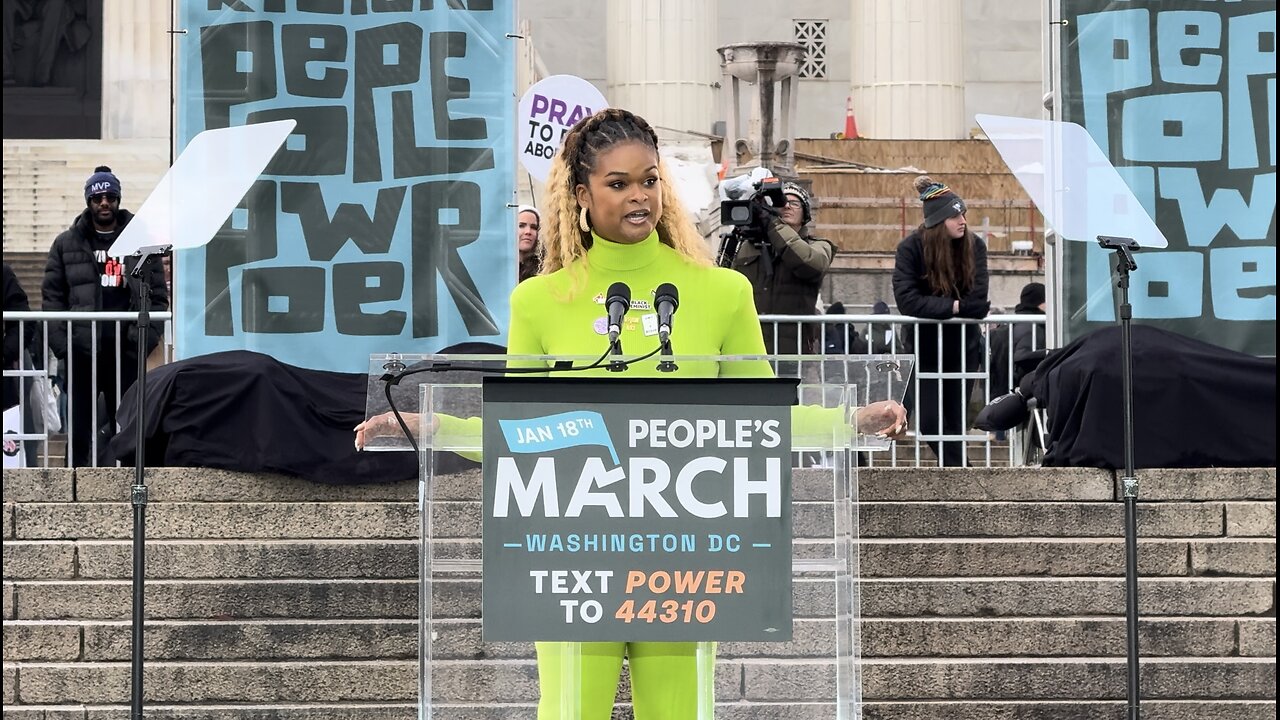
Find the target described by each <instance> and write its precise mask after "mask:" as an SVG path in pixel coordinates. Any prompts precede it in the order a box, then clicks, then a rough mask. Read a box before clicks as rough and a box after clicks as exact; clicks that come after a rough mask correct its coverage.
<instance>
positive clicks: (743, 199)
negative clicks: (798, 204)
mask: <svg viewBox="0 0 1280 720" xmlns="http://www.w3.org/2000/svg"><path fill="white" fill-rule="evenodd" d="M720 190H721V194H722V195H723V196H724V197H725V198H726V199H724V200H722V201H721V202H720V224H721V225H731V226H733V230H732V231H731V232H727V233H722V234H721V235H720V238H721V242H720V252H719V253H718V254H717V256H716V264H717V265H719V266H720V267H730V266H732V265H733V259H734V258H735V257H737V255H738V247H739V246H740V245H741V244H742V243H743V242H752V243H756V244H760V243H763V242H766V241H767V236H766V230H767V228H765V227H764V226H763V225H761V221H760V218H761V217H762V213H760V212H759V211H758V210H757V208H758V207H759V206H764V207H767V208H769V209H770V210H771V211H772V212H774V213H777V212H779V211H781V210H782V208H783V206H784V205H786V203H787V198H786V195H784V194H783V192H782V181H781V180H779V179H778V178H776V177H773V176H772V175H771V174H770V173H769V171H768V170H764V169H763V168H757V169H756V170H755V171H754V172H753V173H752V174H750V175H743V176H741V177H736V178H733V179H731V180H726V181H724V182H723V183H722V184H721V186H720ZM765 259H766V261H771V260H772V258H768V257H766V258H765ZM768 264H769V265H770V267H769V268H768V269H769V273H768V274H770V275H772V267H771V266H772V262H769V263H768Z"/></svg>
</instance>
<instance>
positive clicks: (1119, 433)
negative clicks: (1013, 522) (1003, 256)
mask: <svg viewBox="0 0 1280 720" xmlns="http://www.w3.org/2000/svg"><path fill="white" fill-rule="evenodd" d="M1131 328H1132V347H1133V384H1134V397H1133V408H1134V413H1133V414H1134V465H1135V467H1138V468H1192V467H1275V465H1276V361H1275V358H1258V357H1254V356H1252V355H1246V354H1243V353H1238V352H1235V351H1232V350H1226V349H1224V348H1220V347H1218V346H1216V345H1210V344H1207V343H1203V342H1200V341H1198V340H1194V339H1192V338H1189V337H1185V336H1183V335H1179V334H1176V333H1172V332H1169V331H1166V330H1161V329H1159V328H1155V327H1151V326H1147V325H1132V326H1131ZM1120 338H1121V334H1120V328H1119V327H1118V326H1116V327H1110V328H1103V329H1101V330H1098V331H1096V332H1093V333H1090V334H1088V335H1085V336H1083V337H1080V338H1077V339H1076V340H1075V341H1073V342H1072V343H1070V344H1069V345H1067V346H1066V347H1063V348H1062V349H1060V350H1056V351H1053V352H1051V353H1049V356H1048V358H1046V359H1045V361H1044V362H1043V363H1042V364H1041V365H1040V367H1039V368H1038V369H1037V371H1036V372H1035V374H1034V375H1035V377H1034V380H1033V382H1032V390H1033V393H1034V395H1035V398H1036V401H1037V402H1038V403H1039V405H1040V407H1042V408H1045V409H1046V412H1047V416H1048V426H1049V440H1048V445H1049V447H1048V449H1047V451H1046V453H1045V456H1044V464H1045V465H1056V466H1068V467H1098V468H1110V469H1121V470H1122V469H1124V466H1125V462H1124V435H1123V406H1122V394H1121V376H1120V366H1121V347H1120Z"/></svg>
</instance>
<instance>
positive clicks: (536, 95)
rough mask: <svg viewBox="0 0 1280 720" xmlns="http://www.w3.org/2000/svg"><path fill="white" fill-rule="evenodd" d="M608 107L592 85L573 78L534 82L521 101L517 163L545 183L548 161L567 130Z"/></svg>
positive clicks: (517, 133)
mask: <svg viewBox="0 0 1280 720" xmlns="http://www.w3.org/2000/svg"><path fill="white" fill-rule="evenodd" d="M606 107H608V103H607V102H605V99H604V95H601V94H600V91H599V90H597V89H596V86H595V85H592V84H591V83H589V82H587V81H586V80H583V79H582V78H580V77H576V76H573V75H552V76H551V77H549V78H545V79H543V80H539V81H538V82H536V83H534V85H533V86H532V87H530V88H529V89H528V90H527V91H526V92H525V94H524V97H522V98H520V109H519V113H518V114H519V119H518V121H517V124H516V138H517V139H518V141H519V146H520V162H521V163H522V164H523V165H524V167H525V169H526V170H528V171H529V174H530V175H532V176H534V177H535V178H537V179H538V180H546V179H547V173H548V172H550V171H551V158H553V157H555V156H556V152H558V151H559V150H560V144H561V142H562V141H563V140H564V136H565V135H566V134H567V133H568V132H569V129H570V128H572V127H573V126H574V124H575V123H577V122H578V121H579V120H581V119H582V118H584V117H590V116H592V115H594V114H595V113H596V112H598V111H600V110H603V109H604V108H606Z"/></svg>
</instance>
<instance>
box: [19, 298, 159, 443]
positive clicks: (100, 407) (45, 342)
mask: <svg viewBox="0 0 1280 720" xmlns="http://www.w3.org/2000/svg"><path fill="white" fill-rule="evenodd" d="M150 319H151V322H153V323H163V327H164V334H163V337H162V339H161V342H160V344H159V345H158V346H157V347H156V348H155V350H153V351H152V352H151V355H150V356H149V357H147V358H138V362H145V363H149V364H157V365H158V364H163V363H166V362H169V361H171V360H172V359H173V333H172V320H173V315H172V313H169V312H151V313H150ZM137 320H138V314H137V313H135V312H48V311H21V312H16V311H15V312H11V311H5V312H4V324H5V331H6V334H8V332H9V331H10V330H13V331H14V332H16V333H17V335H18V338H19V341H18V345H19V353H18V357H19V364H20V366H19V367H16V368H11V367H5V368H4V377H5V378H7V379H8V378H14V379H16V380H17V389H18V393H17V394H18V398H17V399H18V413H19V416H20V417H21V427H20V428H19V429H18V431H15V432H10V430H11V428H8V427H6V429H5V436H4V437H5V441H6V444H8V443H9V442H15V443H23V445H24V450H26V452H25V453H24V455H25V456H26V457H25V461H26V465H27V466H28V467H50V466H62V465H65V466H67V467H70V466H71V465H72V462H73V457H74V456H73V448H76V447H82V449H83V446H84V443H85V442H86V441H87V451H88V457H87V461H85V462H81V463H77V464H80V465H84V466H96V465H98V460H99V457H100V453H101V452H102V451H103V450H104V449H105V448H104V447H103V446H102V444H103V442H105V438H103V437H101V435H102V434H101V433H100V432H98V430H99V429H101V428H102V426H103V423H104V422H106V421H107V420H108V419H111V420H112V422H114V410H112V409H114V408H118V407H119V406H120V398H121V396H122V395H123V394H124V391H125V390H126V389H127V388H128V387H129V386H130V385H132V384H133V382H134V381H135V380H136V367H133V368H127V369H126V371H125V374H127V375H129V377H121V374H122V367H124V366H125V365H126V364H125V363H123V362H121V359H122V358H123V357H125V356H126V355H128V356H132V354H134V353H136V345H135V344H134V342H131V341H130V340H129V339H128V336H129V331H130V329H131V328H133V327H135V326H136V324H137ZM10 323H16V325H14V326H13V327H12V328H11V327H10ZM55 325H61V326H62V328H63V329H65V331H66V336H67V343H68V345H69V346H70V344H71V342H72V340H71V338H72V335H73V328H74V327H84V326H85V325H88V326H90V329H91V331H92V332H91V336H92V345H91V347H90V349H89V354H88V356H87V357H84V356H82V355H76V356H75V357H76V359H73V358H72V357H71V355H72V354H73V353H68V357H67V358H57V357H55V355H54V353H53V351H52V349H51V348H50V347H49V329H50V327H52V326H55ZM33 326H34V327H33ZM104 330H106V331H108V333H107V334H109V335H111V336H112V337H113V340H112V341H111V342H110V343H108V344H106V346H102V345H101V344H100V339H101V338H102V336H103V332H102V331H104ZM29 337H30V338H31V342H28V338H29ZM77 360H78V361H77ZM73 365H74V366H75V371H74V372H73V371H72V366H73ZM103 367H108V368H114V370H113V372H112V373H108V374H107V376H106V377H105V378H100V377H99V369H100V368H103ZM36 378H45V379H47V380H48V381H49V385H50V387H56V388H58V391H60V392H59V394H60V400H59V403H58V404H59V408H58V415H59V420H60V425H61V428H60V430H59V431H58V432H56V433H54V432H49V431H48V426H47V425H46V424H45V423H44V421H43V418H42V413H40V411H39V409H38V408H35V407H33V406H32V398H31V389H32V386H33V385H34V384H35V383H34V381H35V379H36ZM100 380H105V382H100ZM86 385H87V389H86ZM100 385H105V386H106V387H100ZM105 391H109V392H110V395H111V397H110V398H106V397H105V395H106V392H105ZM77 393H86V395H85V396H83V397H81V399H80V400H78V401H73V400H72V398H77V397H78V396H77V395H76V394H77ZM100 395H102V396H103V397H102V398H99V396H100ZM85 398H87V399H85ZM77 405H79V406H80V407H79V408H77V407H76V406H77ZM86 408H87V413H88V415H89V422H88V423H85V422H84V418H83V417H78V416H77V413H85V412H86ZM108 410H112V411H111V412H110V413H108V412H107V411H108ZM108 416H109V417H108ZM77 426H79V427H80V428H81V430H80V432H84V431H85V430H84V429H85V428H89V430H88V432H89V435H90V437H88V438H84V437H79V436H78V435H77V431H76V430H75V428H76V427H77ZM112 430H114V428H112ZM110 434H111V433H108V437H109V435H110ZM59 443H65V450H62V451H59V450H58V449H57V447H56V445H57V444H59ZM33 454H34V457H32V456H33Z"/></svg>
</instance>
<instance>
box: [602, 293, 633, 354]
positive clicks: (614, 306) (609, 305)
mask: <svg viewBox="0 0 1280 720" xmlns="http://www.w3.org/2000/svg"><path fill="white" fill-rule="evenodd" d="M604 307H605V310H606V311H607V312H608V313H609V347H611V348H614V352H615V353H621V352H622V345H621V343H619V342H618V336H619V335H621V334H622V316H623V315H626V314H627V311H628V310H630V309H631V288H629V287H627V284H626V283H624V282H622V281H618V282H616V283H614V284H612V285H610V286H609V293H608V294H607V295H605V301H604Z"/></svg>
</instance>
